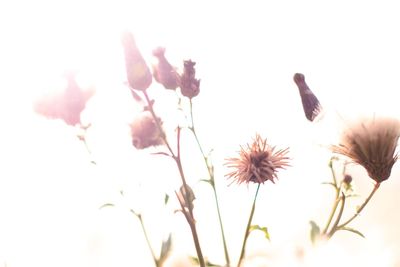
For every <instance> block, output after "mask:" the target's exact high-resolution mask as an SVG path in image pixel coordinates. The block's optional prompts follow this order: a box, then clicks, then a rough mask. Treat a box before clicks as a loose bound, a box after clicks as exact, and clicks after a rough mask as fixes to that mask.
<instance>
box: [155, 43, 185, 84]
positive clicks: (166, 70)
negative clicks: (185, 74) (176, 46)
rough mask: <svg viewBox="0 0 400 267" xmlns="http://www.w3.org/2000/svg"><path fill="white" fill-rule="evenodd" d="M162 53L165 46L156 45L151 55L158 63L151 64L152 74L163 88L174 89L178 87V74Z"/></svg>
mask: <svg viewBox="0 0 400 267" xmlns="http://www.w3.org/2000/svg"><path fill="white" fill-rule="evenodd" d="M164 54H165V48H163V47H158V48H156V49H154V51H153V55H154V56H155V57H156V58H157V59H158V64H156V65H154V66H153V76H154V79H155V80H156V81H157V82H158V83H161V84H162V85H163V86H164V87H165V89H171V90H175V89H176V88H177V87H178V83H179V75H178V73H177V72H176V70H175V68H174V67H172V65H171V64H170V63H169V62H168V60H167V59H166V58H165V55H164Z"/></svg>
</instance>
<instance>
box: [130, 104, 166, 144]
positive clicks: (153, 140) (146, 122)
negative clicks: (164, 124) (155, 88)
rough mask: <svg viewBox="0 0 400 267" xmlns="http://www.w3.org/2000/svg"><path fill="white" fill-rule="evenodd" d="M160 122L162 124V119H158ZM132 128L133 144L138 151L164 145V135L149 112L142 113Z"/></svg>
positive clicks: (132, 124)
mask: <svg viewBox="0 0 400 267" xmlns="http://www.w3.org/2000/svg"><path fill="white" fill-rule="evenodd" d="M158 122H159V123H160V124H161V119H159V118H158ZM130 126H131V134H132V144H133V146H134V147H136V148H137V149H144V148H147V147H150V146H157V145H161V144H162V143H163V135H164V133H163V132H160V130H159V129H158V127H157V124H156V122H155V121H154V118H153V116H152V115H151V113H150V112H149V111H144V112H142V113H141V114H140V115H139V116H138V117H137V118H136V119H135V120H134V121H133V122H132V123H131V125H130Z"/></svg>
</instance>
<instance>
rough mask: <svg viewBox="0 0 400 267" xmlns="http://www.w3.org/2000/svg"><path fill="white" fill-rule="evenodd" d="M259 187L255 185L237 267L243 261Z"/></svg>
mask: <svg viewBox="0 0 400 267" xmlns="http://www.w3.org/2000/svg"><path fill="white" fill-rule="evenodd" d="M260 185H261V183H259V184H258V185H257V190H256V193H255V195H254V200H253V206H252V207H251V212H250V216H249V220H248V222H247V226H246V231H245V233H244V239H243V244H242V250H241V252H240V257H239V261H238V265H237V267H240V264H241V263H242V260H243V259H244V253H245V249H246V243H247V238H248V237H249V234H250V227H251V221H252V220H253V215H254V211H255V209H256V200H257V195H258V190H259V189H260Z"/></svg>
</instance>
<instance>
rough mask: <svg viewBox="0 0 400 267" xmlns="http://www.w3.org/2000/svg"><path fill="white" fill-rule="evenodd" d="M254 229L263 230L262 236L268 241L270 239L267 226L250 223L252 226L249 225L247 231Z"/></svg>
mask: <svg viewBox="0 0 400 267" xmlns="http://www.w3.org/2000/svg"><path fill="white" fill-rule="evenodd" d="M255 230H258V231H261V232H263V233H264V237H265V238H266V239H268V241H271V239H270V235H269V233H268V228H267V227H265V226H264V227H261V226H259V225H258V224H257V225H252V226H250V229H249V233H250V232H252V231H255Z"/></svg>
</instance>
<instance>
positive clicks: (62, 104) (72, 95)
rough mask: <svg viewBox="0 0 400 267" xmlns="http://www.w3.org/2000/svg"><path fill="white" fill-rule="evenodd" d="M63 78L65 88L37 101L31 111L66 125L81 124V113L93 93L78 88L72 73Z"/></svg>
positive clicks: (67, 73)
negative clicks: (65, 84)
mask: <svg viewBox="0 0 400 267" xmlns="http://www.w3.org/2000/svg"><path fill="white" fill-rule="evenodd" d="M64 77H65V79H66V80H67V86H66V88H65V89H64V90H63V91H61V92H57V93H53V94H49V95H47V96H44V97H42V98H40V99H38V100H37V101H35V103H34V106H33V109H34V110H35V112H36V113H38V114H40V115H43V116H45V117H47V118H50V119H61V120H63V121H64V122H65V123H66V124H68V125H71V126H74V125H77V124H80V123H81V113H82V111H83V110H84V109H85V107H86V103H87V101H88V100H89V99H90V98H91V97H92V96H93V93H94V91H93V90H83V89H82V88H80V87H79V85H78V83H77V82H76V73H75V72H74V71H68V72H66V73H65V74H64Z"/></svg>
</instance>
